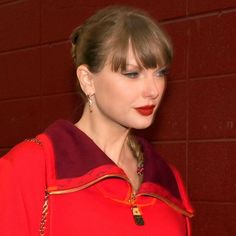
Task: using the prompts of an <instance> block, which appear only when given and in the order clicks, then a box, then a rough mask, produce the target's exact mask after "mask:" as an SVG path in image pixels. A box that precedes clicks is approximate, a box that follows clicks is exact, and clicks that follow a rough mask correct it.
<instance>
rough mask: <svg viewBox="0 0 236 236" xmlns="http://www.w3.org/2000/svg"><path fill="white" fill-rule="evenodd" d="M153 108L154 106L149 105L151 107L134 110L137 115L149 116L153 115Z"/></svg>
mask: <svg viewBox="0 0 236 236" xmlns="http://www.w3.org/2000/svg"><path fill="white" fill-rule="evenodd" d="M154 108H155V106H154V105H151V106H143V107H137V108H135V109H136V111H137V112H138V113H139V114H141V115H143V116H150V115H151V114H152V113H153V110H154Z"/></svg>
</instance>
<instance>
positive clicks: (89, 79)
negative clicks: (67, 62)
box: [76, 65, 95, 95]
mask: <svg viewBox="0 0 236 236" xmlns="http://www.w3.org/2000/svg"><path fill="white" fill-rule="evenodd" d="M76 74H77V78H78V80H79V83H80V87H81V89H82V90H83V92H84V93H85V94H86V95H93V94H94V93H95V89H94V83H93V76H92V73H91V72H90V71H89V69H88V67H87V66H86V65H80V66H79V67H78V68H77V70H76Z"/></svg>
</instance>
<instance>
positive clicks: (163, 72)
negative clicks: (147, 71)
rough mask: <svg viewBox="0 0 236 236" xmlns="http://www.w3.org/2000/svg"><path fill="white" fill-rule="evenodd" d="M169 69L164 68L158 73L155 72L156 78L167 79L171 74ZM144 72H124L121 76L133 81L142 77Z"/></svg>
mask: <svg viewBox="0 0 236 236" xmlns="http://www.w3.org/2000/svg"><path fill="white" fill-rule="evenodd" d="M169 72H170V71H169V68H167V67H163V68H161V69H159V70H158V71H156V72H154V75H155V76H156V77H165V76H167V75H168V74H169ZM141 73H142V72H141V71H130V72H128V71H125V72H122V73H121V74H122V75H124V76H126V77H128V78H131V79H135V78H138V77H139V76H140V74H141Z"/></svg>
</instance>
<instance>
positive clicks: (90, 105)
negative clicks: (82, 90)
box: [87, 94, 93, 112]
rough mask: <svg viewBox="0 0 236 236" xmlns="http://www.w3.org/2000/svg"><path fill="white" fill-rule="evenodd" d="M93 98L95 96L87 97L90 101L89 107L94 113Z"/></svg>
mask: <svg viewBox="0 0 236 236" xmlns="http://www.w3.org/2000/svg"><path fill="white" fill-rule="evenodd" d="M92 96H93V95H89V94H88V95H87V99H88V105H89V111H90V112H92V111H93V100H92Z"/></svg>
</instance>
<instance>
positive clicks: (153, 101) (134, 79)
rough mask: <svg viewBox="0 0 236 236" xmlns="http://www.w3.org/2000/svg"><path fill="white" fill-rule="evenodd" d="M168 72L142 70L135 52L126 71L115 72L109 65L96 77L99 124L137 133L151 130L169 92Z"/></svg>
mask: <svg viewBox="0 0 236 236" xmlns="http://www.w3.org/2000/svg"><path fill="white" fill-rule="evenodd" d="M165 72H166V68H155V69H145V68H141V69H140V68H139V67H138V65H137V62H136V60H135V57H134V54H133V51H132V50H131V49H130V50H129V52H128V57H127V68H126V71H120V72H114V71H112V70H111V65H110V64H109V63H107V64H106V65H105V67H104V68H103V69H102V70H101V71H100V72H99V73H95V74H93V76H94V78H93V81H94V88H95V96H94V98H95V104H94V106H95V107H94V108H95V110H94V112H95V111H96V112H95V113H94V114H96V120H97V121H98V122H109V123H111V124H115V125H119V126H122V127H126V128H134V129H143V128H147V127H148V126H150V125H151V123H152V121H153V119H154V116H155V112H156V110H157V108H158V106H159V104H160V101H161V98H162V96H163V93H164V90H165V84H166V82H165Z"/></svg>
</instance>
